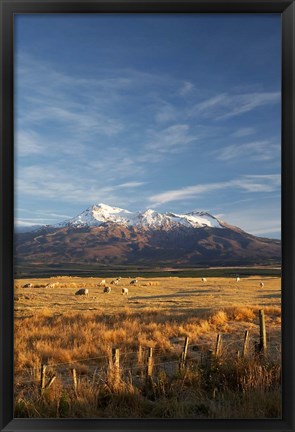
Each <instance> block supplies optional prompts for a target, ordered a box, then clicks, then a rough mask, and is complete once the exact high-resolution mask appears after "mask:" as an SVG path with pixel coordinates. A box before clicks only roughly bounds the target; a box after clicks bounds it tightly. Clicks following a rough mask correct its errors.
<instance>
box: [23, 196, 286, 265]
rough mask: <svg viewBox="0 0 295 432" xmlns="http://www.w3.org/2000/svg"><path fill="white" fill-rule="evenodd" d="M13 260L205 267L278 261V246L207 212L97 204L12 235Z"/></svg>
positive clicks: (279, 255)
mask: <svg viewBox="0 0 295 432" xmlns="http://www.w3.org/2000/svg"><path fill="white" fill-rule="evenodd" d="M15 250H16V257H17V260H18V262H22V263H25V264H30V263H38V264H40V263H44V264H46V265H48V264H54V265H57V266H59V265H60V264H62V263H63V264H66V263H91V264H95V265H102V266H116V265H124V266H125V265H126V266H128V265H132V266H134V265H136V266H144V267H146V266H148V267H153V268H154V267H158V266H167V265H168V266H172V267H173V266H208V265H218V266H219V265H221V266H225V265H246V264H247V265H248V264H251V265H253V264H255V265H257V264H265V263H267V264H269V263H274V262H275V263H278V262H280V259H281V242H280V241H279V240H272V239H266V238H259V237H255V236H253V235H251V234H248V233H246V232H245V231H243V230H241V229H240V228H238V227H234V226H231V225H229V224H227V223H226V222H223V221H221V220H219V219H218V218H216V217H214V216H212V215H210V214H209V213H206V212H199V211H192V212H190V213H185V214H180V213H173V212H167V213H159V212H157V211H155V210H151V209H148V210H145V211H143V212H130V211H128V210H124V209H121V208H118V207H110V206H108V205H105V204H98V205H93V206H92V207H89V208H88V209H86V210H85V211H83V212H82V213H81V214H80V215H78V216H76V217H74V218H71V219H68V220H66V221H64V222H61V223H59V224H57V225H46V226H43V227H41V228H40V229H38V230H36V231H32V232H27V233H18V234H16V236H15Z"/></svg>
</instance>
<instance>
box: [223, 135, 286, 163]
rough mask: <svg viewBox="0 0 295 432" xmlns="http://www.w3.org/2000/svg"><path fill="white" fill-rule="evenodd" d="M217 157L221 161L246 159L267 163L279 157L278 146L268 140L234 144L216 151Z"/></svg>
mask: <svg viewBox="0 0 295 432" xmlns="http://www.w3.org/2000/svg"><path fill="white" fill-rule="evenodd" d="M216 153H217V155H218V156H217V157H218V159H220V160H223V161H230V160H236V159H239V158H243V157H247V158H248V160H256V161H257V160H258V161H267V160H271V159H274V158H275V159H278V158H279V157H280V146H279V145H277V144H274V143H273V142H271V141H269V140H263V141H252V142H248V143H243V144H241V143H236V144H231V145H229V146H226V147H223V148H222V149H221V150H218V151H217V152H216Z"/></svg>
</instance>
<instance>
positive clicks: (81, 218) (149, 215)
mask: <svg viewBox="0 0 295 432" xmlns="http://www.w3.org/2000/svg"><path fill="white" fill-rule="evenodd" d="M103 223H116V224H119V225H123V226H136V227H141V228H143V229H165V230H168V229H171V228H172V227H177V226H186V227H191V228H202V227H211V228H222V225H221V224H220V222H219V220H218V219H216V218H215V217H214V216H212V215H210V214H209V213H207V212H199V211H192V212H190V213H185V214H178V213H171V212H167V213H159V212H157V211H155V210H152V209H147V210H145V211H143V212H130V211H129V210H124V209H122V208H119V207H111V206H109V205H107V204H103V203H99V204H94V205H93V206H91V207H89V208H87V209H86V210H84V211H83V212H82V213H81V214H79V215H78V216H76V217H74V218H71V219H68V220H66V221H64V222H61V223H59V224H57V225H54V226H55V227H57V228H60V227H66V226H72V227H87V226H89V227H93V226H100V225H101V224H103Z"/></svg>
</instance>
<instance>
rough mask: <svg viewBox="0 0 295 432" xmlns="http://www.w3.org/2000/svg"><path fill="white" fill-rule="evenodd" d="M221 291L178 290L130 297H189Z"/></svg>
mask: <svg viewBox="0 0 295 432" xmlns="http://www.w3.org/2000/svg"><path fill="white" fill-rule="evenodd" d="M217 292H220V291H219V290H200V291H195V290H194V291H178V292H176V293H173V294H164V295H163V294H158V295H153V296H136V297H129V300H147V299H163V298H173V297H189V296H200V295H203V294H213V293H217Z"/></svg>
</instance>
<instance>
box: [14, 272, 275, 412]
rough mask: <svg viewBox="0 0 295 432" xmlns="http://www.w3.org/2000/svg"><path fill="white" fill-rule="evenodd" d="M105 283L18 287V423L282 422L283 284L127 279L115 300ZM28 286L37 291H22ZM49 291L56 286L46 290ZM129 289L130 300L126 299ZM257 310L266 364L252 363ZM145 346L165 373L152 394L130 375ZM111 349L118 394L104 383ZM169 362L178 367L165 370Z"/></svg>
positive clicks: (42, 282)
mask: <svg viewBox="0 0 295 432" xmlns="http://www.w3.org/2000/svg"><path fill="white" fill-rule="evenodd" d="M101 279H102V278H99V277H98V278H91V277H87V278H80V277H51V278H48V279H45V278H40V279H37V278H36V279H30V280H28V279H23V280H21V279H18V280H16V282H15V293H14V295H15V378H16V391H15V401H16V406H15V415H16V416H17V417H87V418H88V417H131V418H132V417H144V418H145V417H172V418H173V417H192V418H238V417H239V418H265V417H279V415H280V338H281V279H280V278H279V277H266V276H259V277H258V276H251V277H245V278H241V280H240V281H239V282H237V281H236V279H235V278H218V277H212V278H210V277H208V278H207V281H206V282H202V280H201V278H178V277H161V278H160V277H159V278H140V277H138V278H137V279H138V284H137V285H135V286H131V285H130V281H131V278H122V279H121V280H120V281H119V285H118V286H116V285H110V281H111V280H112V279H106V282H107V285H108V286H111V292H110V293H109V294H107V293H103V287H101V286H99V282H100V281H101ZM260 282H263V283H264V286H263V287H260ZM26 283H32V284H33V285H34V287H32V288H24V287H23V285H25V284H26ZM49 283H50V284H52V283H55V284H56V285H55V287H54V288H45V286H46V285H48V284H49ZM123 287H126V288H128V290H129V294H128V296H126V295H124V296H123V295H122V292H121V291H122V288H123ZM80 288H88V290H89V295H88V296H75V292H76V291H77V290H78V289H80ZM259 309H263V310H264V313H265V318H266V330H267V345H268V352H267V356H266V358H263V359H261V358H257V357H255V355H254V343H255V342H259V320H258V311H259ZM245 330H249V332H250V339H249V358H246V359H242V358H241V352H242V347H243V337H244V332H245ZM217 334H222V339H223V343H222V356H221V358H220V359H218V361H217V360H216V359H215V360H214V362H213V363H210V365H209V366H208V364H207V363H206V361H205V362H204V359H206V358H207V357H206V356H207V354H208V352H210V350H214V346H215V341H216V337H217ZM186 336H188V337H189V351H188V364H189V366H188V367H187V369H186V371H185V373H184V374H183V373H182V374H180V373H179V372H177V365H178V363H177V362H178V358H179V355H180V353H181V350H182V346H183V341H184V338H185V337H186ZM139 345H141V347H142V349H143V350H144V352H146V350H147V349H148V348H149V347H152V348H153V349H154V355H155V362H156V364H157V363H160V364H163V366H162V367H158V368H156V369H155V371H154V373H155V377H154V383H153V388H152V391H151V389H149V392H147V391H146V389H145V388H144V389H143V388H142V386H141V385H139V384H138V379H139V378H138V376H137V375H136V376H133V375H132V374H131V372H130V370H131V367H133V365H134V364H136V361H137V360H136V359H137V355H136V352H137V351H138V347H139ZM112 348H120V351H121V357H122V358H121V362H122V363H121V367H122V377H121V378H122V380H121V383H120V386H119V388H117V389H116V391H114V388H112V386H111V385H110V383H109V382H108V380H107V379H105V380H104V379H102V378H101V377H102V376H104V375H103V374H106V373H107V372H105V368H106V367H107V364H108V357H109V356H110V352H111V349H112ZM99 357H101V360H100V359H99ZM97 358H98V359H97ZM89 359H93V360H89ZM96 359H97V360H96ZM194 360H197V361H196V362H194ZM169 361H172V362H174V363H175V364H174V365H172V366H168V363H167V364H166V363H165V362H169ZM42 363H46V364H49V365H56V364H58V366H49V369H48V370H49V374H50V373H51V374H56V375H57V379H56V380H55V382H54V384H53V385H52V387H50V389H48V391H47V392H46V395H43V396H42V397H40V395H38V391H39V388H38V386H39V382H38V380H39V374H40V367H41V364H42ZM71 367H75V368H76V369H77V373H78V377H79V385H78V387H79V392H78V393H79V394H78V397H77V395H75V394H73V391H72V388H71V378H69V368H71ZM128 368H129V369H128ZM173 368H174V369H173ZM127 369H128V371H127ZM98 371H99V373H98ZM103 371H104V372H103ZM126 371H127V372H126ZM97 373H98V375H99V374H101V376H100V378H97ZM106 376H107V375H106ZM233 376H234V377H235V378H233ZM212 377H213V378H212ZM97 380H98V381H97ZM196 382H197V383H198V384H197V385H196ZM225 398H226V401H227V402H226V403H225ZM106 401H107V402H106Z"/></svg>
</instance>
